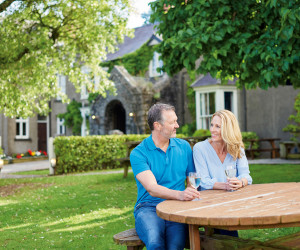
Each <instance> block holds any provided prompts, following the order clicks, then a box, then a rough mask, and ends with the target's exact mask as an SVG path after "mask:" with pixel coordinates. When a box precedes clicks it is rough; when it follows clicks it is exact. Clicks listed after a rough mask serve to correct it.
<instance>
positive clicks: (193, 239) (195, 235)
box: [189, 225, 201, 250]
mask: <svg viewBox="0 0 300 250" xmlns="http://www.w3.org/2000/svg"><path fill="white" fill-rule="evenodd" d="M189 234H190V249H191V250H200V249H201V248H200V234H199V226H197V225H189Z"/></svg>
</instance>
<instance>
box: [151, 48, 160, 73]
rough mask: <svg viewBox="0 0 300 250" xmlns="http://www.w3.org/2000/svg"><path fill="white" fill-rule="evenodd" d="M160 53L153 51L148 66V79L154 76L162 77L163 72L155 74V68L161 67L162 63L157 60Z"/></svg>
mask: <svg viewBox="0 0 300 250" xmlns="http://www.w3.org/2000/svg"><path fill="white" fill-rule="evenodd" d="M159 57H160V53H158V52H156V51H154V53H153V58H152V60H151V61H150V65H149V76H150V77H156V76H162V75H163V71H160V72H157V71H156V69H157V68H161V67H162V66H163V61H162V60H160V59H159Z"/></svg>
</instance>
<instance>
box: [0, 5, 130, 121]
mask: <svg viewBox="0 0 300 250" xmlns="http://www.w3.org/2000/svg"><path fill="white" fill-rule="evenodd" d="M131 11H132V6H131V3H130V2H129V1H128V0H118V1H98V0H89V1H82V0H80V1H72V0H65V1H41V0H37V1H25V0H21V1H17V0H4V1H1V3H0V85H1V93H0V111H1V112H3V113H4V114H5V115H6V116H13V117H16V116H21V117H27V116H33V115H36V113H41V114H46V113H47V112H48V111H49V107H48V103H49V101H50V100H51V98H53V97H56V96H57V95H61V96H62V99H63V101H66V99H67V97H66V96H65V95H64V94H63V93H61V91H60V89H59V88H58V86H57V74H63V75H66V76H68V79H69V80H70V81H71V82H72V83H73V84H74V86H75V88H76V90H77V91H78V92H80V90H81V87H82V86H86V87H87V89H88V90H89V91H92V92H99V94H101V95H103V96H105V95H106V93H107V91H112V92H113V91H114V85H113V83H112V82H111V81H110V80H108V74H107V72H106V71H105V70H103V69H102V68H101V67H100V66H99V64H100V62H101V61H102V60H103V59H104V58H105V55H106V54H107V53H110V52H114V51H115V47H116V45H117V44H118V43H120V42H122V41H123V40H124V36H125V35H131V34H132V32H131V31H130V30H129V29H126V25H127V20H128V16H129V14H130V12H131ZM83 63H84V65H86V66H87V67H89V69H90V70H91V71H90V73H89V74H85V73H84V72H83V71H82V66H83ZM94 75H97V76H99V78H100V79H101V82H100V87H99V88H98V90H96V89H95V88H94V86H93V83H92V82H91V81H90V78H91V77H92V76H94Z"/></svg>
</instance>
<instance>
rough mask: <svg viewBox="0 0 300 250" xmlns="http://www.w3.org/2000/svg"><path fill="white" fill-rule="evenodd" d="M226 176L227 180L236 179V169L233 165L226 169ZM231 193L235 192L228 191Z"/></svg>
mask: <svg viewBox="0 0 300 250" xmlns="http://www.w3.org/2000/svg"><path fill="white" fill-rule="evenodd" d="M225 175H226V176H227V178H233V177H236V168H235V166H233V165H228V166H226V167H225ZM228 191H229V192H233V191H235V190H228Z"/></svg>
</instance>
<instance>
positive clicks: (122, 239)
mask: <svg viewBox="0 0 300 250" xmlns="http://www.w3.org/2000/svg"><path fill="white" fill-rule="evenodd" d="M113 239H114V242H115V243H117V244H119V245H126V246H144V243H143V241H141V240H140V238H139V236H138V235H137V233H136V231H135V228H132V229H129V230H126V231H123V232H120V233H118V234H115V235H114V237H113Z"/></svg>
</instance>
